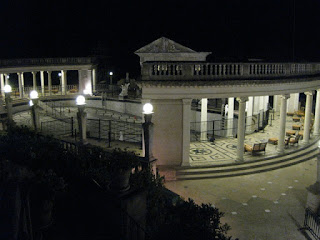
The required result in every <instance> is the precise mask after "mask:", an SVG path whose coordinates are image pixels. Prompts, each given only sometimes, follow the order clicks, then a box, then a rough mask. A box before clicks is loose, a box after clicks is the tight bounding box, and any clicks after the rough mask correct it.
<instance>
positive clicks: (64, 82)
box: [61, 70, 67, 95]
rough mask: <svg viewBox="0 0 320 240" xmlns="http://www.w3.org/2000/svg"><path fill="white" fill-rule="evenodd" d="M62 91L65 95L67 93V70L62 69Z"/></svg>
mask: <svg viewBox="0 0 320 240" xmlns="http://www.w3.org/2000/svg"><path fill="white" fill-rule="evenodd" d="M61 92H62V94H63V95H66V94H67V71H66V70H62V71H61Z"/></svg>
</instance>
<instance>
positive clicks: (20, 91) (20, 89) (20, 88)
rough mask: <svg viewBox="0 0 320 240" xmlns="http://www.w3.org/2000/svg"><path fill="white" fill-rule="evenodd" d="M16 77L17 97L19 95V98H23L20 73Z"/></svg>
mask: <svg viewBox="0 0 320 240" xmlns="http://www.w3.org/2000/svg"><path fill="white" fill-rule="evenodd" d="M17 75H18V85H19V95H20V98H23V88H22V80H21V73H19V72H18V73H17Z"/></svg>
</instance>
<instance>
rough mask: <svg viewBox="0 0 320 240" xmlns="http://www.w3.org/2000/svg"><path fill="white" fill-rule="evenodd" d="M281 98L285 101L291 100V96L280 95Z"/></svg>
mask: <svg viewBox="0 0 320 240" xmlns="http://www.w3.org/2000/svg"><path fill="white" fill-rule="evenodd" d="M280 98H282V99H284V100H287V99H289V98H290V94H283V95H280Z"/></svg>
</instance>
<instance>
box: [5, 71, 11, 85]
mask: <svg viewBox="0 0 320 240" xmlns="http://www.w3.org/2000/svg"><path fill="white" fill-rule="evenodd" d="M4 81H5V85H10V82H9V74H7V73H5V74H4Z"/></svg>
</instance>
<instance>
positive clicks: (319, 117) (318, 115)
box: [313, 89, 320, 136]
mask: <svg viewBox="0 0 320 240" xmlns="http://www.w3.org/2000/svg"><path fill="white" fill-rule="evenodd" d="M314 115H315V116H314V129H313V135H315V136H319V135H320V132H319V128H320V89H317V100H316V110H315V114H314Z"/></svg>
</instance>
